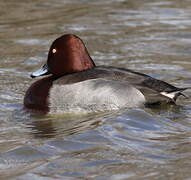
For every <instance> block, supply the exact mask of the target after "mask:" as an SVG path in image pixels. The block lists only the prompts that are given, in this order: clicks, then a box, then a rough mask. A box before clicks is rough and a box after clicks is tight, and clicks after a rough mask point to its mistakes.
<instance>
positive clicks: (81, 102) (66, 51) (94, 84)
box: [24, 34, 190, 113]
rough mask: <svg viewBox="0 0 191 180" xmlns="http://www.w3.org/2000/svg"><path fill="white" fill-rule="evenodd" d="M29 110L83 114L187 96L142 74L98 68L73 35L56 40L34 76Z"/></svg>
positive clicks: (27, 101)
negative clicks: (45, 60) (44, 61)
mask: <svg viewBox="0 0 191 180" xmlns="http://www.w3.org/2000/svg"><path fill="white" fill-rule="evenodd" d="M39 76H45V77H43V78H41V79H39V80H37V81H35V82H34V83H33V84H32V85H31V86H30V87H29V88H28V90H27V91H26V93H25V96H24V108H25V109H27V110H32V111H40V112H45V113H68V112H69V113H70V112H72V113H75V112H76V113H78V112H80V113H82V112H99V111H111V110H117V109H120V108H136V107H144V106H146V105H151V104H161V103H165V104H166V103H167V104H168V103H173V104H175V103H176V100H177V98H178V97H179V96H184V97H187V96H185V95H184V94H183V91H185V90H187V89H190V87H186V88H179V87H175V86H173V85H171V84H169V83H167V82H164V81H162V80H159V79H155V78H153V77H151V76H149V75H146V74H144V73H141V72H136V71H133V70H131V69H127V68H122V67H113V66H96V65H95V63H94V61H93V59H92V58H91V56H90V55H89V53H88V50H87V48H86V46H85V44H84V42H83V41H82V40H81V39H80V38H79V37H78V36H76V35H74V34H65V35H62V36H61V37H59V38H57V39H56V40H54V41H53V43H52V45H51V46H50V49H49V53H48V58H47V62H46V63H45V64H44V65H43V66H42V67H41V68H40V69H39V70H37V71H35V72H33V73H32V74H31V77H32V78H36V77H39Z"/></svg>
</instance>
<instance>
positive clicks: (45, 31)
mask: <svg viewBox="0 0 191 180" xmlns="http://www.w3.org/2000/svg"><path fill="white" fill-rule="evenodd" d="M190 12H191V2H190V1H189V0H182V1H179V0H168V1H167V0H162V1H160V0H155V1H153V0H152V1H151V0H126V1H125V0H118V1H114V0H110V1H109V0H108V1H93V0H92V1H88V0H52V1H50V0H47V1H42V0H36V1H23V2H20V1H18V0H15V1H1V2H0V47H1V48H0V83H1V86H0V179H19V180H25V179H28V180H30V179H31V180H34V179H35V180H36V179H38V180H41V179H43V180H45V179H46V180H51V179H67V180H73V179H96V180H106V179H109V180H126V179H132V180H134V179H136V180H137V179H152V180H155V179H156V180H161V179H163V180H169V179H173V180H179V179H184V180H189V179H191V172H190V167H191V150H190V149H191V106H190V102H191V100H190V99H184V98H182V99H181V100H179V101H178V105H177V106H172V105H166V106H162V107H157V106H156V107H152V108H144V109H121V110H119V111H115V112H105V113H100V114H99V113H98V114H87V115H85V116H79V115H78V116H77V115H62V116H56V115H49V116H43V115H38V114H28V113H26V112H25V111H23V110H22V107H23V105H22V101H23V96H24V93H25V91H26V89H27V88H28V87H29V85H30V84H31V83H32V82H33V80H32V79H30V77H29V75H30V73H31V72H32V71H34V70H36V69H38V68H39V67H40V66H41V65H42V64H44V62H45V61H46V57H47V52H48V48H49V46H50V44H51V42H52V41H53V40H54V39H55V38H57V37H59V36H60V35H62V34H65V33H74V34H76V35H78V36H80V37H81V38H82V39H83V40H84V41H85V44H86V46H87V48H88V50H89V52H90V54H91V56H92V58H93V59H94V60H95V62H96V64H97V65H112V66H120V67H127V68H131V69H134V70H138V71H141V72H144V73H147V74H149V75H151V76H153V77H156V78H159V79H162V80H165V81H167V82H170V83H172V84H174V85H177V86H180V87H184V86H190V84H191V80H190V77H191V61H190V58H191V50H190V48H191V31H190V29H191V20H190V19H191V14H190ZM187 95H188V96H191V92H189V91H188V92H187Z"/></svg>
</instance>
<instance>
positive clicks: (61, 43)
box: [31, 34, 95, 78]
mask: <svg viewBox="0 0 191 180" xmlns="http://www.w3.org/2000/svg"><path fill="white" fill-rule="evenodd" d="M94 66H95V64H94V62H93V60H92V59H91V57H90V55H89V53H88V51H87V49H86V47H85V45H84V43H83V41H82V40H81V39H80V38H79V37H77V36H76V35H72V34H66V35H63V36H61V37H59V38H58V39H56V40H55V41H54V42H53V43H52V45H51V47H50V50H49V53H48V59H47V63H46V64H45V65H44V66H43V67H42V68H41V69H39V70H37V71H35V72H33V73H32V74H31V77H32V78H34V77H37V76H43V75H48V74H52V75H53V76H54V77H59V76H62V75H64V74H70V73H74V72H80V71H84V70H87V69H92V68H93V67H94Z"/></svg>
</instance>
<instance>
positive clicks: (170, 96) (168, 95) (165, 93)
mask: <svg viewBox="0 0 191 180" xmlns="http://www.w3.org/2000/svg"><path fill="white" fill-rule="evenodd" d="M176 93H177V92H171V93H167V92H161V93H160V94H161V95H163V96H166V97H168V98H170V99H173V98H174V97H175V95H176Z"/></svg>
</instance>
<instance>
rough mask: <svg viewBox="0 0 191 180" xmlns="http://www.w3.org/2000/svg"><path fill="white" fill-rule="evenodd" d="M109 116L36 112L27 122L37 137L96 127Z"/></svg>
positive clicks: (66, 134) (52, 136)
mask: <svg viewBox="0 0 191 180" xmlns="http://www.w3.org/2000/svg"><path fill="white" fill-rule="evenodd" d="M107 116H108V115H107V114H106V113H105V114H103V113H101V114H89V115H63V116H61V115H59V116H58V115H55V116H54V115H51V116H43V115H42V116H41V115H39V116H37V115H36V114H35V115H31V119H32V121H30V123H27V127H28V128H30V129H31V133H32V135H33V136H34V137H35V138H55V137H63V136H69V135H72V134H75V133H79V132H81V131H84V130H87V129H92V128H96V127H97V126H99V125H100V124H101V123H102V122H103V121H104V119H105V118H106V117H107Z"/></svg>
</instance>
